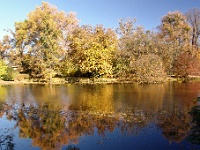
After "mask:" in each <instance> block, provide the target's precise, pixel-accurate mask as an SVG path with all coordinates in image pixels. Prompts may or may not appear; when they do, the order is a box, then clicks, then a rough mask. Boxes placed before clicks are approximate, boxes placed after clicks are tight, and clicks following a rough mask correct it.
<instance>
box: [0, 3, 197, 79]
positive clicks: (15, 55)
mask: <svg viewBox="0 0 200 150" xmlns="http://www.w3.org/2000/svg"><path fill="white" fill-rule="evenodd" d="M199 12H200V11H199V9H197V8H194V9H191V10H189V11H188V12H187V13H186V14H185V15H183V14H182V13H181V12H179V11H175V12H169V13H168V14H166V15H165V16H164V17H163V18H162V19H161V24H160V25H159V26H158V30H157V31H150V30H147V31H146V30H145V29H144V28H143V27H142V26H135V22H136V19H129V20H126V19H122V20H120V22H119V27H118V28H117V30H116V31H115V30H113V29H110V28H105V27H103V25H96V26H94V27H93V26H90V25H82V26H80V25H79V24H78V23H79V20H78V19H77V18H76V14H75V13H73V12H69V13H65V12H63V11H59V10H58V9H57V8H56V7H55V6H52V5H50V4H48V3H46V2H43V3H42V5H41V6H38V7H36V9H35V10H33V11H32V12H30V13H29V14H28V16H27V18H26V19H25V20H24V21H21V22H16V23H15V31H12V32H11V33H12V35H13V37H12V38H11V37H9V36H5V37H4V38H3V40H1V41H0V57H1V59H7V60H9V63H10V64H14V65H17V66H19V68H20V69H19V71H20V72H21V73H28V74H29V75H30V76H31V77H33V78H39V79H40V78H43V79H45V80H51V78H52V77H54V76H60V77H69V76H72V77H74V76H80V77H117V78H126V79H130V80H132V79H133V80H135V79H136V80H137V82H141V83H155V82H162V81H164V79H165V77H166V75H177V76H182V77H187V76H188V75H197V74H199V73H198V72H200V71H199V70H200V69H199V65H198V62H199V59H200V58H199V51H198V49H199V47H198V46H199V45H198V39H199V35H200V13H199ZM192 68H193V69H192Z"/></svg>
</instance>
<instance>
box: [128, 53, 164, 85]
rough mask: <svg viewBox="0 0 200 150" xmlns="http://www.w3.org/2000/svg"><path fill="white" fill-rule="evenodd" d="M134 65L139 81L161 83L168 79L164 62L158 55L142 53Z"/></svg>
mask: <svg viewBox="0 0 200 150" xmlns="http://www.w3.org/2000/svg"><path fill="white" fill-rule="evenodd" d="M132 66H133V67H134V70H135V74H136V77H137V81H138V82H139V83H160V82H164V81H165V79H166V73H165V72H164V67H163V62H162V60H161V58H160V57H159V56H158V55H155V54H148V55H142V56H141V57H140V58H139V59H138V60H136V61H135V62H134V63H133V65H132Z"/></svg>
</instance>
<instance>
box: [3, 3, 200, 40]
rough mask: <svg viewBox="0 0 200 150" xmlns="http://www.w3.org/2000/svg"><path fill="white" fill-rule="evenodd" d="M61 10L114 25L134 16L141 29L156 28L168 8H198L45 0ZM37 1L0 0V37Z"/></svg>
mask: <svg viewBox="0 0 200 150" xmlns="http://www.w3.org/2000/svg"><path fill="white" fill-rule="evenodd" d="M46 2H49V3H51V4H54V5H55V6H57V7H58V9H59V10H63V11H65V12H70V11H74V12H76V13H77V18H78V19H80V20H81V22H80V24H81V25H82V24H90V25H96V24H103V25H104V27H111V28H116V27H118V21H119V20H120V19H121V18H136V19H137V24H136V25H142V26H143V27H144V28H145V29H153V28H156V27H157V26H158V25H159V24H160V20H161V18H162V16H164V15H166V14H167V13H168V12H169V11H175V10H179V11H181V12H182V13H185V12H187V11H188V10H189V9H191V8H193V7H198V8H200V0H46ZM41 3H42V1H41V0H2V1H1V4H0V39H1V38H2V36H3V35H5V34H6V32H4V31H3V30H4V29H7V28H10V29H14V23H15V22H18V21H23V20H24V19H25V18H26V16H27V14H28V13H29V12H30V11H32V10H34V9H35V7H36V6H37V5H41Z"/></svg>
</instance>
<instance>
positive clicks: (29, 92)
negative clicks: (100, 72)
mask: <svg viewBox="0 0 200 150" xmlns="http://www.w3.org/2000/svg"><path fill="white" fill-rule="evenodd" d="M199 96H200V82H190V83H173V82H172V83H166V84H156V85H137V84H98V85H76V84H74V85H71V84H68V85H10V86H0V149H17V150H21V149H27V150H28V149H30V150H37V149H43V150H45V149H46V150H50V149H55V150H57V149H58V150H59V149H62V150H88V149H91V150H93V149H95V150H98V149H103V150H106V149H107V150H110V149H114V150H121V149H154V150H155V149H162V150H164V149H200V117H199V116H200V108H199V106H198V101H197V97H199Z"/></svg>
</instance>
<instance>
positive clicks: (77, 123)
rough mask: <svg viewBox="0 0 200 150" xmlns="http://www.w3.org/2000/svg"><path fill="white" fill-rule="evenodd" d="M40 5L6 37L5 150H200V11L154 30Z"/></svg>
mask: <svg viewBox="0 0 200 150" xmlns="http://www.w3.org/2000/svg"><path fill="white" fill-rule="evenodd" d="M136 23H137V19H135V18H133V19H131V18H122V19H120V20H119V24H118V27H117V28H116V29H114V28H106V27H104V25H103V24H97V25H95V26H92V25H89V24H84V25H83V24H82V25H80V20H79V19H78V18H77V14H76V13H75V12H65V11H62V10H59V9H58V8H57V7H56V6H55V5H53V4H51V3H48V2H42V3H41V5H39V6H36V8H35V9H34V10H32V11H30V12H29V13H28V14H27V17H26V18H24V20H23V21H19V22H15V24H14V30H12V29H6V31H7V34H6V35H4V36H3V38H2V39H1V40H0V77H1V81H0V148H1V149H34V150H35V149H44V150H45V149H48V150H50V149H55V150H57V149H66V150H72V149H73V150H79V149H200V138H199V137H200V123H199V116H200V91H199V89H200V81H199V79H200V47H199V36H200V9H199V8H191V9H189V10H188V11H187V12H186V13H182V12H181V11H178V10H177V11H173V12H168V13H167V14H165V15H164V16H161V20H160V24H158V25H157V26H156V27H155V29H153V30H145V28H144V27H142V26H138V25H136Z"/></svg>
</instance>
